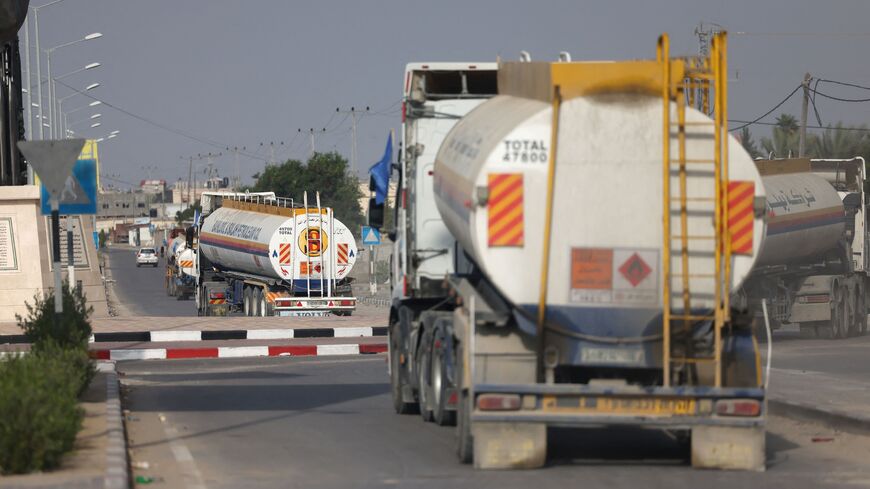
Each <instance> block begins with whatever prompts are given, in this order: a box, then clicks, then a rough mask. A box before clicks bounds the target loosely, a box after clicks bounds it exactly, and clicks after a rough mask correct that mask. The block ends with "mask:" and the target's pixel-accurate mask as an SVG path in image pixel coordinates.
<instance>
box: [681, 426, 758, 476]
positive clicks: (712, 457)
mask: <svg viewBox="0 0 870 489" xmlns="http://www.w3.org/2000/svg"><path fill="white" fill-rule="evenodd" d="M764 446H765V442H764V427H763V426H759V427H749V428H744V427H730V426H696V427H694V428H692V467H695V468H703V469H725V470H753V471H759V472H761V471H764V469H765V454H764Z"/></svg>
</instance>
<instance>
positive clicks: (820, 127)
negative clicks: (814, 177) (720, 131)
mask: <svg viewBox="0 0 870 489" xmlns="http://www.w3.org/2000/svg"><path fill="white" fill-rule="evenodd" d="M728 122H733V123H736V124H743V126H739V127H737V128H735V129H729V130H728V131H729V132H731V131H739V130H740V129H743V127H745V126H748V125H749V122H748V121H741V120H737V119H728ZM752 124H755V125H758V126H778V125H779V124H777V123H776V122H758V121H755V122H752ZM807 129H826V130H827V129H830V130H832V131H859V132H870V128H868V127H831V126H807Z"/></svg>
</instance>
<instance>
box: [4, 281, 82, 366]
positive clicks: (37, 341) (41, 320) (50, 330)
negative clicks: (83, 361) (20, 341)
mask: <svg viewBox="0 0 870 489" xmlns="http://www.w3.org/2000/svg"><path fill="white" fill-rule="evenodd" d="M54 300H55V299H54V294H51V295H46V296H44V297H41V296H40V295H36V296H35V297H34V298H33V301H34V302H33V305H31V304H30V303H27V304H26V306H27V316H26V317H21V316H20V315H17V314H16V315H15V319H17V320H18V326H19V327H20V328H21V329H23V330H24V334H25V335H27V337H28V339H29V340H30V343H31V344H32V345H33V349H34V350H39V349H40V348H42V347H43V345H49V344H51V345H54V346H58V347H61V348H79V349H84V350H85V351H87V348H88V339H89V338H90V336H91V323H90V322H89V321H88V316H90V315H91V313H93V312H94V308H93V307H90V306H88V305H87V301H86V300H85V297H84V295H82V293H81V292H80V291H79V290H77V289H76V290H75V291H73V292H70V291H69V288H68V287H66V284H64V287H63V292H62V300H63V313H62V314H61V315H60V318H59V319H60V321H59V322H58V324H55V318H54Z"/></svg>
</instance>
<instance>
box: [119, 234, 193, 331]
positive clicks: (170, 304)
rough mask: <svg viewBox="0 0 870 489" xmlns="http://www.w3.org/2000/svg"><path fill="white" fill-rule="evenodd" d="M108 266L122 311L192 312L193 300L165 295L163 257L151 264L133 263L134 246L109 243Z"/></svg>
mask: <svg viewBox="0 0 870 489" xmlns="http://www.w3.org/2000/svg"><path fill="white" fill-rule="evenodd" d="M108 258H109V268H110V269H111V270H112V279H114V280H115V285H114V290H115V294H117V296H118V300H119V301H120V302H121V305H120V306H121V307H123V308H125V309H126V311H122V312H124V313H125V314H123V315H137V316H196V306H195V305H194V303H193V300H191V299H187V300H178V299H177V298H175V297H169V296H168V295H166V289H165V288H164V285H163V284H164V275H165V273H166V258H161V259H160V263H159V264H158V265H157V267H156V268H154V267H150V266H149V267H141V268H137V267H136V250H135V249H134V248H129V247H122V246H112V247H110V248H109V249H108Z"/></svg>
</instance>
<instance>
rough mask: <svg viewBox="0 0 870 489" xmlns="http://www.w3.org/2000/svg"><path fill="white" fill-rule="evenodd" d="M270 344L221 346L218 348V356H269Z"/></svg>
mask: <svg viewBox="0 0 870 489" xmlns="http://www.w3.org/2000/svg"><path fill="white" fill-rule="evenodd" d="M267 356H269V347H268V346H221V347H219V348H218V358H233V357H236V358H242V357H267Z"/></svg>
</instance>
